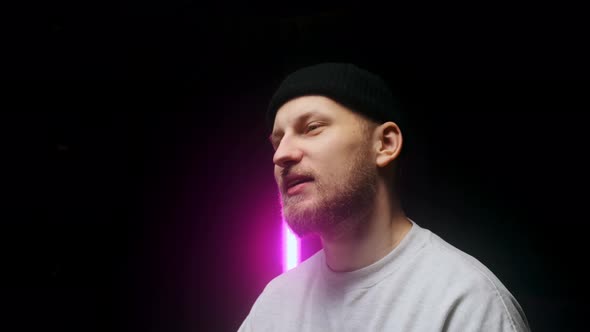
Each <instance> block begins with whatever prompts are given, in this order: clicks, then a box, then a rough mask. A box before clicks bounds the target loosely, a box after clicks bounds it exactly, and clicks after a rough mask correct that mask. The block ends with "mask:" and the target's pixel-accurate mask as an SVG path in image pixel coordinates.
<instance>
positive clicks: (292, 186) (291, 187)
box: [284, 175, 313, 194]
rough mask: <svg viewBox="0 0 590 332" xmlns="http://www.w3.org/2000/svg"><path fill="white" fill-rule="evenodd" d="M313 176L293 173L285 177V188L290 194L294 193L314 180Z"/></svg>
mask: <svg viewBox="0 0 590 332" xmlns="http://www.w3.org/2000/svg"><path fill="white" fill-rule="evenodd" d="M312 181H313V178H312V177H309V176H303V175H293V176H288V177H287V178H285V181H284V184H285V185H284V188H285V191H286V192H287V193H288V194H293V193H295V192H297V191H299V189H302V188H303V187H304V186H305V185H306V184H307V183H309V182H312Z"/></svg>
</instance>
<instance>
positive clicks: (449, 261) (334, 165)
mask: <svg viewBox="0 0 590 332" xmlns="http://www.w3.org/2000/svg"><path fill="white" fill-rule="evenodd" d="M268 116H269V121H270V123H272V126H273V129H272V134H271V142H272V145H273V147H274V149H275V154H274V157H273V162H274V164H275V167H274V173H275V179H276V182H277V184H278V188H279V191H280V195H281V201H282V213H283V216H284V218H285V220H286V221H287V223H288V224H289V226H290V227H291V228H292V230H293V231H294V232H296V233H297V234H298V235H300V236H305V235H307V234H317V235H319V236H320V238H321V241H322V246H323V249H322V250H320V251H319V252H317V253H316V254H315V255H313V256H312V257H310V258H309V259H307V260H306V261H305V262H303V263H301V264H300V265H299V266H297V267H296V268H294V269H292V270H290V271H288V272H286V273H284V274H282V275H280V276H278V277H276V278H275V279H274V280H272V281H271V282H270V283H269V284H268V285H267V286H266V288H265V289H264V291H263V292H262V294H261V295H260V296H259V297H258V299H257V300H256V303H255V304H254V306H253V307H252V309H251V311H250V314H249V315H248V317H247V318H246V319H245V320H244V322H243V323H242V325H241V327H240V331H257V332H260V331H280V332H288V331H297V332H301V331H406V332H408V331H457V332H468V331H529V325H528V322H527V319H526V317H525V314H524V312H523V310H522V308H521V307H520V305H519V303H518V302H517V301H516V299H515V298H514V297H513V296H512V294H511V293H510V292H509V291H508V290H507V289H506V287H505V286H504V285H503V284H502V283H501V282H500V280H498V278H496V276H494V274H493V273H492V272H491V271H489V270H488V269H487V268H486V267H485V266H484V265H483V264H481V263H480V262H479V261H478V260H476V259H475V258H473V257H471V256H469V255H467V254H466V253H464V252H462V251H460V250H458V249H457V248H455V247H453V246H452V245H450V244H448V243H447V242H445V241H444V240H443V239H441V238H440V237H438V236H437V235H435V234H434V233H432V232H430V231H429V230H427V229H425V228H422V227H420V226H419V225H418V224H417V223H416V222H414V221H413V220H411V219H409V218H408V217H407V216H406V215H405V213H404V211H403V209H402V207H401V204H400V197H399V193H398V191H396V185H397V181H398V174H399V173H398V172H397V170H398V168H399V156H400V153H401V150H402V146H403V139H402V137H403V136H402V131H401V129H400V127H399V126H398V125H397V124H396V122H394V121H392V119H393V118H394V117H395V116H396V108H395V103H394V97H393V95H392V94H391V92H390V90H389V89H388V88H387V85H386V84H385V82H384V81H383V80H382V79H381V78H379V77H378V76H377V75H375V74H373V73H370V72H368V71H366V70H364V69H362V68H359V67H357V66H355V65H352V64H343V63H322V64H318V65H314V66H309V67H305V68H302V69H300V70H297V71H295V72H294V73H292V74H290V75H289V76H287V77H286V78H285V80H284V81H283V82H282V83H281V85H280V86H279V88H278V90H277V91H276V93H275V94H274V95H273V97H272V100H271V102H270V105H269V109H268Z"/></svg>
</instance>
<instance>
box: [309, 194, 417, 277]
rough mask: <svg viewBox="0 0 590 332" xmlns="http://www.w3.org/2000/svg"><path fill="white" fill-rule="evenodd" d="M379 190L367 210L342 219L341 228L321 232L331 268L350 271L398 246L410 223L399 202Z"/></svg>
mask: <svg viewBox="0 0 590 332" xmlns="http://www.w3.org/2000/svg"><path fill="white" fill-rule="evenodd" d="M379 191H380V190H378V191H377V195H376V200H375V204H374V206H372V208H371V209H369V211H368V212H367V213H365V214H364V215H362V216H355V219H356V220H348V221H346V222H342V223H341V224H342V225H345V226H344V227H343V228H342V229H337V230H331V231H330V232H323V233H322V234H320V237H321V240H322V245H323V247H324V253H325V255H326V262H327V264H328V266H329V267H330V269H331V270H333V271H336V272H349V271H354V270H358V269H361V268H363V267H366V266H369V265H371V264H373V263H375V262H376V261H378V260H380V259H381V258H383V257H385V256H386V255H387V254H388V253H390V252H391V251H392V250H393V249H394V248H395V247H397V245H398V244H399V243H400V242H401V240H402V239H403V238H404V236H405V235H406V234H407V232H408V231H409V230H410V228H411V227H412V223H411V222H410V221H409V220H408V218H407V217H406V215H405V213H404V212H403V210H402V209H401V206H400V204H399V203H392V201H391V200H390V199H389V196H388V195H387V194H386V193H379ZM395 202H397V201H395ZM346 225H352V226H348V227H347V226H346Z"/></svg>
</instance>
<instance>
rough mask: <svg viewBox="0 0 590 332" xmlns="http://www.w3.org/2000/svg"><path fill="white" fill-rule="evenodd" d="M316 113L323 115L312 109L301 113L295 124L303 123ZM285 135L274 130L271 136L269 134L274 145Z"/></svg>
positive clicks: (269, 138)
mask: <svg viewBox="0 0 590 332" xmlns="http://www.w3.org/2000/svg"><path fill="white" fill-rule="evenodd" d="M314 115H322V114H321V113H320V112H318V111H316V110H310V111H307V112H305V113H303V114H301V115H299V116H298V117H297V118H296V119H295V124H298V123H301V122H303V121H305V120H307V119H309V118H311V117H312V116H314ZM282 136H283V133H282V132H281V131H273V132H272V133H271V134H270V136H268V140H269V141H270V143H271V144H272V145H274V144H275V143H276V142H277V141H280V139H281V137H282Z"/></svg>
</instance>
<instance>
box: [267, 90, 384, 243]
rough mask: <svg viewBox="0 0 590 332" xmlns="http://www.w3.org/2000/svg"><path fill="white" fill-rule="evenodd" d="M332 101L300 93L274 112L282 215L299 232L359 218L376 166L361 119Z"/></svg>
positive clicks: (372, 188)
mask: <svg viewBox="0 0 590 332" xmlns="http://www.w3.org/2000/svg"><path fill="white" fill-rule="evenodd" d="M364 121H367V120H365V119H363V118H361V117H360V116H359V115H358V114H356V113H353V112H352V111H350V110H348V109H347V108H345V107H343V106H342V105H340V104H338V103H336V102H335V101H333V100H331V99H329V98H326V97H322V96H304V97H299V98H296V99H293V100H291V101H289V102H287V103H285V104H284V105H283V106H282V107H281V108H280V109H279V110H278V112H277V115H276V118H275V122H274V128H273V134H272V135H271V142H272V143H273V147H274V149H275V154H274V157H273V162H274V164H275V167H274V175H275V180H276V182H277V184H278V187H279V192H280V194H281V203H282V213H283V217H284V218H285V220H286V221H287V223H288V224H289V226H290V227H291V229H293V231H294V232H295V233H297V234H298V235H300V236H303V235H306V234H308V233H318V232H319V233H322V232H326V231H330V230H331V229H333V228H334V227H335V226H337V225H341V224H342V223H346V222H353V221H355V220H360V219H363V217H364V216H365V215H366V214H368V213H369V210H370V208H371V203H372V202H373V199H374V196H375V191H376V189H375V188H376V181H377V169H376V165H375V162H374V155H373V153H372V150H371V135H370V133H369V132H368V129H367V125H366V122H364Z"/></svg>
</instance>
